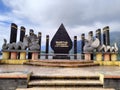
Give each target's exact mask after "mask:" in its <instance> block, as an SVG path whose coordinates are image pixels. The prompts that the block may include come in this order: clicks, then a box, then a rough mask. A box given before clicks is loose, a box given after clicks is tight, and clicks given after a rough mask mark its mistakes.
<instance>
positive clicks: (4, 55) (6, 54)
mask: <svg viewBox="0 0 120 90" xmlns="http://www.w3.org/2000/svg"><path fill="white" fill-rule="evenodd" d="M9 57H10V52H3V54H2V59H9Z"/></svg>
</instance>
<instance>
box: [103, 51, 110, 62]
mask: <svg viewBox="0 0 120 90" xmlns="http://www.w3.org/2000/svg"><path fill="white" fill-rule="evenodd" d="M110 60H111V59H110V53H104V61H110Z"/></svg>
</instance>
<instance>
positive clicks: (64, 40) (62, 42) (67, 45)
mask: <svg viewBox="0 0 120 90" xmlns="http://www.w3.org/2000/svg"><path fill="white" fill-rule="evenodd" d="M51 48H52V49H53V51H54V53H55V54H63V55H55V56H54V57H53V58H54V59H69V58H70V57H69V56H67V55H64V54H69V51H70V50H71V48H72V40H71V39H70V37H69V35H68V33H67V31H66V29H65V27H64V25H63V24H61V26H60V27H59V29H58V31H57V32H56V34H55V35H54V37H53V39H52V40H51Z"/></svg>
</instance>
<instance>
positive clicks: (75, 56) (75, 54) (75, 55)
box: [74, 36, 77, 59]
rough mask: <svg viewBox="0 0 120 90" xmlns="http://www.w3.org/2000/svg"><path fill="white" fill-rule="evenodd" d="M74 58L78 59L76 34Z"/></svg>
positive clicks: (75, 38) (75, 37)
mask: <svg viewBox="0 0 120 90" xmlns="http://www.w3.org/2000/svg"><path fill="white" fill-rule="evenodd" d="M74 59H77V36H74Z"/></svg>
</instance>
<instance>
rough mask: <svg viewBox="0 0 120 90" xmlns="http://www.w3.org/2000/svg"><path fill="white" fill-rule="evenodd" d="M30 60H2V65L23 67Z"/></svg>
mask: <svg viewBox="0 0 120 90" xmlns="http://www.w3.org/2000/svg"><path fill="white" fill-rule="evenodd" d="M28 61H29V60H0V64H13V65H17V64H19V65H22V64H24V63H25V62H28Z"/></svg>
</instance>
